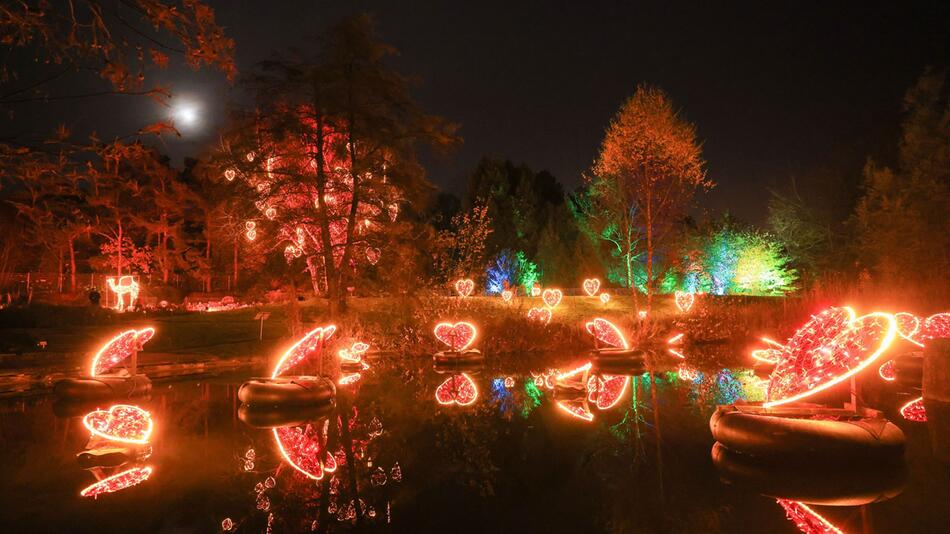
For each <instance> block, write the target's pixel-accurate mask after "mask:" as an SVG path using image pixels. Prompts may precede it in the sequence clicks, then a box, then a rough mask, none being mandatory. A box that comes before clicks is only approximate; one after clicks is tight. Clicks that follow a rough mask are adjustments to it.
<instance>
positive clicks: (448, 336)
mask: <svg viewBox="0 0 950 534" xmlns="http://www.w3.org/2000/svg"><path fill="white" fill-rule="evenodd" d="M477 334H478V332H477V331H476V330H475V325H473V324H471V323H465V322H459V323H454V324H453V323H439V324H437V325H435V337H436V338H438V340H439V341H441V342H442V343H445V344H446V345H448V346H449V347H450V348H451V349H452V350H454V351H456V352H461V351H463V350H465V349H467V348H468V347H469V345H471V344H472V342H473V341H475V336H476V335H477Z"/></svg>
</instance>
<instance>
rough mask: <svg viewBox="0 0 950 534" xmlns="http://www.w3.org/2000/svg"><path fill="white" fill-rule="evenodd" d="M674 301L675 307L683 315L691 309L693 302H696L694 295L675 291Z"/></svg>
mask: <svg viewBox="0 0 950 534" xmlns="http://www.w3.org/2000/svg"><path fill="white" fill-rule="evenodd" d="M674 299H675V300H676V307H677V308H679V310H680V311H681V312H683V313H686V312H688V311H689V310H690V308H692V307H693V302H694V301H695V300H696V295H694V294H693V293H689V292H686V291H677V292H676V293H674Z"/></svg>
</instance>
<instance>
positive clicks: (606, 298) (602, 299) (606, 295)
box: [600, 293, 610, 306]
mask: <svg viewBox="0 0 950 534" xmlns="http://www.w3.org/2000/svg"><path fill="white" fill-rule="evenodd" d="M608 302H610V293H601V294H600V303H601V304H603V305H605V306H606V305H607V303H608Z"/></svg>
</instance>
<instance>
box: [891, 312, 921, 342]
mask: <svg viewBox="0 0 950 534" xmlns="http://www.w3.org/2000/svg"><path fill="white" fill-rule="evenodd" d="M894 319H895V320H897V333H898V335H900V336H901V337H902V338H904V339H906V340H907V341H910V342H911V343H913V344H915V345H917V346H919V347H922V346H923V345H922V344H921V343H920V340H918V339H917V337H918V335H919V334H920V326H921V325H920V322H921V321H920V319H919V318H918V317H917V316H916V315H914V314H912V313H907V312H898V313H895V314H894Z"/></svg>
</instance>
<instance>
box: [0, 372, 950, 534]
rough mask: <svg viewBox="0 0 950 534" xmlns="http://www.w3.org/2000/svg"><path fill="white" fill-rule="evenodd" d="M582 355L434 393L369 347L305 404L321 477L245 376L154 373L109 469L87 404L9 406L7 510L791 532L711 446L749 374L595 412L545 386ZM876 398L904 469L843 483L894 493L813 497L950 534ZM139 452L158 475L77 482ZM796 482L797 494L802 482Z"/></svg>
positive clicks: (648, 383) (948, 495) (921, 445)
mask: <svg viewBox="0 0 950 534" xmlns="http://www.w3.org/2000/svg"><path fill="white" fill-rule="evenodd" d="M575 362H577V360H576V358H558V357H554V356H530V357H527V356H526V357H517V356H507V357H503V358H502V357H499V358H489V360H488V362H487V364H486V366H485V368H484V369H482V370H480V371H478V372H473V373H470V375H469V376H470V377H471V379H472V380H473V383H474V385H475V387H476V389H477V397H476V398H474V401H473V402H471V404H468V405H460V404H467V403H468V401H470V400H471V399H469V398H464V399H458V402H455V403H451V404H447V405H444V404H440V403H439V402H437V400H436V389H437V388H438V386H439V385H440V384H442V383H443V382H444V381H446V380H447V379H449V377H451V376H452V375H449V374H440V373H437V372H435V370H433V368H432V363H431V361H427V360H425V359H398V360H397V359H394V358H390V359H387V360H382V361H371V364H372V366H373V367H372V369H370V370H369V371H366V372H364V373H362V375H361V377H360V379H359V381H357V382H355V383H353V384H350V385H348V386H341V387H340V388H339V394H338V397H339V398H338V403H337V406H336V408H335V410H334V411H333V412H332V413H329V414H311V416H312V418H313V419H314V421H315V422H314V424H313V426H314V428H319V429H324V430H325V432H326V435H327V436H328V438H327V439H328V440H329V442H328V447H329V450H331V451H336V452H335V461H336V463H337V464H338V467H337V469H336V471H335V472H333V473H326V474H325V475H324V476H323V478H322V479H320V480H314V479H312V478H310V477H308V476H307V475H306V474H305V472H306V466H303V467H304V469H303V470H301V469H300V467H301V466H297V468H294V466H291V465H289V464H288V462H287V461H286V460H284V458H282V456H281V451H280V450H279V447H278V446H277V443H276V442H275V437H276V433H275V431H273V430H270V429H267V428H256V427H252V426H250V425H248V424H247V423H245V421H244V420H242V419H241V418H239V416H238V408H239V404H240V403H239V401H238V400H237V395H236V393H237V388H238V386H239V385H240V384H241V382H242V381H243V380H244V379H245V378H247V377H246V376H235V377H231V378H227V379H215V380H211V381H188V382H173V383H158V384H156V385H155V388H154V390H153V392H152V395H151V397H150V398H149V399H147V400H136V401H135V404H137V405H139V406H141V407H142V408H144V409H146V410H148V411H149V412H151V414H152V417H153V420H154V422H155V428H154V431H153V434H152V436H151V439H150V444H149V445H150V447H151V452H150V454H143V456H147V457H143V458H142V459H140V460H138V461H136V462H133V463H132V464H125V465H122V466H118V467H111V468H109V467H105V468H103V467H99V468H87V469H84V468H83V467H82V466H81V465H80V462H78V461H77V453H79V452H80V451H82V450H83V448H84V447H85V446H86V444H87V441H88V440H89V432H88V431H87V430H86V429H85V428H84V427H83V424H82V415H83V414H85V413H86V412H87V411H89V410H91V408H89V407H88V406H86V407H82V406H68V405H67V406H63V405H58V404H55V403H54V399H53V398H52V397H45V398H32V399H28V400H20V401H14V402H7V403H5V404H3V405H2V406H0V495H2V498H3V502H2V504H0V523H2V525H3V530H4V531H6V532H97V533H102V532H221V531H223V527H230V529H231V530H230V531H231V532H268V531H270V532H275V533H276V532H309V531H311V530H313V531H318V532H350V531H359V532H364V531H372V532H375V531H380V532H385V531H394V532H451V533H456V532H770V533H781V532H788V533H794V532H799V530H798V528H796V526H795V524H794V523H793V522H792V521H790V520H789V519H788V518H787V517H786V511H785V509H784V508H783V507H782V506H781V505H780V504H779V503H778V502H777V500H776V497H782V495H778V494H775V493H774V492H773V496H771V497H768V496H764V495H761V494H760V493H758V492H756V491H754V490H749V489H746V488H747V486H744V485H742V484H736V483H730V481H728V480H723V479H722V477H721V476H720V473H719V472H718V471H717V469H716V467H715V466H714V464H713V462H712V460H711V456H710V450H711V448H712V445H713V440H712V437H711V435H710V432H709V428H708V421H709V416H710V414H711V413H712V411H713V410H714V409H715V406H716V405H717V404H723V403H731V402H735V401H738V400H743V399H749V400H757V399H756V398H755V397H756V396H757V395H760V394H761V393H760V390H758V389H757V387H756V385H755V384H756V380H755V379H754V377H753V376H752V374H751V372H750V371H748V370H747V369H745V370H744V369H741V368H739V367H731V368H730V367H726V368H723V367H721V366H718V365H713V364H710V365H709V366H708V367H707V368H699V369H691V370H689V371H687V372H685V373H679V372H677V371H675V370H670V371H666V372H657V373H655V374H652V375H650V374H646V375H641V376H637V377H635V378H634V379H633V381H632V383H631V385H630V387H629V388H628V389H627V390H626V392H625V394H624V397H623V398H622V399H621V401H620V402H619V403H618V404H617V405H616V406H614V407H612V408H610V409H608V410H598V409H597V408H596V407H594V406H591V407H590V409H591V414H592V415H593V420H591V421H586V420H584V419H582V418H578V417H575V416H572V415H570V414H568V412H567V411H565V410H563V409H561V408H559V407H558V406H557V403H556V400H555V399H554V398H553V393H552V391H551V390H549V389H547V388H546V387H545V385H544V375H545V372H546V371H547V370H548V369H550V368H553V367H559V368H560V369H562V370H564V369H569V368H570V367H571V364H573V363H575ZM891 395H893V396H892V397H884V398H886V399H890V400H891V401H893V404H894V407H896V406H899V404H898V403H899V402H900V400H901V399H902V398H903V397H901V396H900V395H898V394H894V393H892V394H891ZM449 398H451V395H449ZM445 399H446V397H444V396H443V401H444V400H445ZM889 402H890V401H889ZM101 407H102V408H105V407H106V406H101ZM93 408H95V407H93ZM882 408H888V407H887V406H884V407H882ZM885 411H886V413H887V415H888V417H889V418H891V420H893V421H895V422H896V423H897V424H898V425H899V426H900V427H901V428H902V429H903V430H904V432H905V433H906V435H907V452H906V454H905V463H906V470H903V469H902V470H901V473H900V474H899V475H898V476H896V477H891V476H890V475H888V478H887V479H886V480H884V481H883V482H882V481H881V480H875V477H876V476H877V475H876V474H875V472H874V471H875V468H874V466H869V467H868V468H867V472H866V473H864V472H859V473H856V474H852V475H850V476H851V477H852V479H851V480H848V481H846V485H847V486H848V487H849V488H851V489H852V490H853V489H854V488H855V487H856V488H857V491H858V492H860V491H861V486H862V485H863V484H867V485H868V487H869V488H871V489H870V490H868V491H870V492H872V493H875V492H877V493H879V494H881V495H884V496H886V497H889V498H886V500H882V501H881V502H874V503H872V504H866V505H854V506H822V505H811V506H810V508H811V509H812V510H813V511H815V512H816V513H818V514H820V515H821V516H822V517H824V518H825V519H826V520H827V521H828V522H830V523H831V524H833V525H834V526H835V527H837V528H838V529H840V530H841V531H844V532H849V533H860V532H947V531H948V530H947V528H948V520H950V505H948V503H950V470H948V465H947V464H945V463H941V462H940V461H939V460H937V459H936V458H935V455H934V453H933V452H932V446H931V441H930V436H929V433H928V427H927V424H926V423H923V424H921V423H910V422H907V421H904V420H903V419H901V418H900V416H899V415H898V414H897V413H896V411H895V410H894V409H893V407H891V408H888V409H887V410H885ZM130 466H132V467H135V466H137V467H139V468H144V467H149V468H151V473H150V476H149V477H148V479H147V480H144V481H143V482H141V483H139V484H137V485H134V486H132V487H128V488H126V489H124V490H122V491H117V492H114V493H107V494H103V495H100V496H98V497H97V498H91V497H81V496H80V491H81V490H83V489H84V488H86V487H88V486H90V485H91V484H93V483H95V482H96V481H97V480H99V479H102V478H105V477H107V476H109V475H112V474H115V473H118V472H121V471H123V470H126V469H129V467H130ZM779 478H780V477H776V478H775V480H777V481H778V484H777V485H778V487H781V480H779ZM797 484H798V490H797V491H799V494H800V492H801V486H802V484H804V485H805V489H806V490H808V489H810V488H808V487H807V486H808V484H809V481H808V480H805V481H804V483H803V482H802V481H800V480H799V481H798V482H797ZM825 484H826V482H824V481H822V480H816V481H815V485H818V486H824V485H825ZM815 489H816V490H821V488H815ZM882 498H883V497H882Z"/></svg>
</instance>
